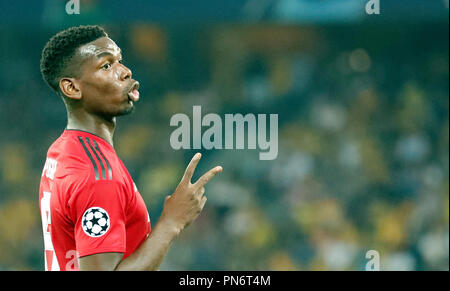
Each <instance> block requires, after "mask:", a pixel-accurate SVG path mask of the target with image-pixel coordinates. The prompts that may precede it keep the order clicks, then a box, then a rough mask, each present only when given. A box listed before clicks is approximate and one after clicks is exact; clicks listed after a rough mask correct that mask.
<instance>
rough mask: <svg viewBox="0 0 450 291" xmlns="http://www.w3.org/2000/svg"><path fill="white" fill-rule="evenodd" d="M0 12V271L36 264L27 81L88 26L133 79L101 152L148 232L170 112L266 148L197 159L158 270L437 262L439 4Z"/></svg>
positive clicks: (442, 226) (34, 138) (161, 181)
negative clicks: (124, 178)
mask: <svg viewBox="0 0 450 291" xmlns="http://www.w3.org/2000/svg"><path fill="white" fill-rule="evenodd" d="M66 2H67V1H62V0H61V1H58V0H46V1H9V0H2V2H0V41H1V42H0V132H1V135H0V269H1V270H43V268H44V267H43V263H44V247H43V239H42V226H41V220H40V213H39V204H38V189H39V181H40V175H41V171H42V167H43V164H44V161H45V155H46V151H47V149H48V147H49V146H50V145H51V143H52V142H53V141H54V140H55V139H56V138H57V137H58V136H59V135H60V134H61V133H62V131H63V130H64V127H65V123H66V113H65V108H64V105H63V103H62V101H61V100H60V99H59V98H58V97H57V96H56V95H55V94H54V93H53V92H52V91H51V90H50V89H49V88H48V87H47V86H46V84H45V83H44V81H43V80H42V78H41V75H40V72H39V60H40V54H41V50H42V48H43V46H44V45H45V43H46V42H47V41H48V39H49V38H50V37H51V36H52V35H53V34H55V33H56V32H58V31H60V30H62V29H65V28H67V27H70V26H73V25H79V24H100V25H103V26H104V27H105V29H106V30H107V31H108V32H109V34H110V36H111V37H112V38H113V39H114V40H115V41H116V43H117V44H118V45H119V46H120V47H121V49H122V51H123V56H124V62H125V64H126V65H127V66H128V67H130V68H131V69H132V71H133V76H134V78H136V79H138V80H139V81H140V83H141V89H140V91H141V100H140V101H139V103H137V104H136V107H137V110H136V112H135V113H134V114H133V115H130V116H126V117H121V118H119V119H118V127H117V129H116V133H115V148H116V151H117V152H118V154H119V156H120V157H121V159H122V160H123V161H124V163H125V165H126V166H127V168H128V170H129V171H130V173H131V175H132V177H133V179H134V180H135V182H136V184H137V186H138V188H139V190H140V192H141V194H142V196H143V198H144V200H145V201H146V203H147V207H148V209H149V212H150V217H151V221H152V224H153V225H155V224H156V222H157V220H158V218H159V215H160V213H161V210H162V203H163V200H164V197H165V196H166V195H169V194H171V193H172V191H173V190H174V189H175V187H176V185H177V184H178V182H179V179H180V178H181V176H182V173H183V171H184V168H185V166H186V165H187V163H188V161H189V160H190V158H191V157H192V155H193V154H194V153H195V151H194V150H191V151H187V150H186V151H184V150H179V151H176V150H173V149H172V148H171V146H170V143H169V137H170V134H171V132H172V131H173V129H174V128H171V127H170V126H169V121H170V118H171V117H172V116H173V115H174V114H176V113H185V114H187V115H188V116H192V106H194V105H201V106H202V111H203V114H207V113H217V114H219V115H220V116H222V117H223V116H224V114H227V113H242V114H246V113H252V114H260V113H266V114H270V113H275V114H278V115H279V155H278V158H277V159H276V160H273V161H260V160H259V159H258V153H259V150H209V151H207V150H203V151H202V153H203V155H204V158H203V159H202V161H201V163H200V165H199V168H198V170H197V176H199V175H200V173H202V172H204V171H206V170H208V169H209V168H211V167H213V166H215V165H217V164H219V165H222V166H223V168H224V172H223V173H222V174H221V175H220V177H217V178H216V179H215V180H213V181H212V182H211V183H210V184H208V187H207V192H206V195H207V196H208V203H207V205H206V207H205V209H204V211H203V213H202V214H201V215H200V217H199V218H198V220H197V221H196V222H195V223H194V224H193V225H192V226H190V227H189V228H188V229H187V230H186V231H185V232H184V233H183V234H182V235H181V236H180V237H179V238H178V239H177V240H176V242H175V243H174V244H173V245H172V247H171V249H170V251H169V254H168V256H167V257H166V259H165V261H164V263H163V265H162V266H161V269H162V270H364V269H365V266H366V263H367V259H366V258H365V254H366V252H367V251H368V250H377V251H378V252H379V254H380V263H381V269H382V270H448V268H449V257H448V255H449V183H448V174H449V168H448V161H449V155H448V145H449V117H448V116H449V107H448V106H449V104H448V100H449V95H448V92H449V91H448V89H449V87H448V78H449V66H448V65H449V57H448V49H449V39H448V32H449V31H448V27H449V26H448V13H449V11H448V1H440V0H436V1H426V0H415V1H412V0H409V1H393V0H391V1H389V0H381V1H380V2H381V14H380V15H367V14H366V13H365V8H364V7H365V4H366V1H364V0H335V1H333V0H314V1H312V0H279V1H271V0H257V1H254V0H251V1H244V0H242V1H241V0H228V1H206V0H196V1H175V0H170V1H156V0H155V1H153V0H152V1H143V0H141V1H127V2H125V1H94V0H91V1H83V0H81V6H80V7H81V10H80V14H79V15H68V14H67V13H66V12H65V5H66Z"/></svg>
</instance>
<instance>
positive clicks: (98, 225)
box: [81, 207, 110, 237]
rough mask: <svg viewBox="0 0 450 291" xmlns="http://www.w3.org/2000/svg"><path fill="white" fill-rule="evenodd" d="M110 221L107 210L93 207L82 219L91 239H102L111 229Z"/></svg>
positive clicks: (83, 226) (85, 230)
mask: <svg viewBox="0 0 450 291" xmlns="http://www.w3.org/2000/svg"><path fill="white" fill-rule="evenodd" d="M109 225H110V221H109V215H108V212H106V210H104V209H103V208H100V207H91V208H89V209H88V210H86V211H85V212H84V214H83V218H82V224H81V226H82V228H83V231H84V233H85V234H87V235H88V236H90V237H100V236H102V235H104V234H105V233H106V232H107V231H108V229H109Z"/></svg>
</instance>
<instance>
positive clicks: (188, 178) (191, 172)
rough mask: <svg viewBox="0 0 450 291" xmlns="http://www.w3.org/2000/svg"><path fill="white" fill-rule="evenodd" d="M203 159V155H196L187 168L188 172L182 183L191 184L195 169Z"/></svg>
mask: <svg viewBox="0 0 450 291" xmlns="http://www.w3.org/2000/svg"><path fill="white" fill-rule="evenodd" d="M201 158H202V154H201V153H196V154H195V155H194V157H193V158H192V160H191V161H190V163H189V165H188V166H187V168H186V171H185V172H184V175H183V179H182V181H187V182H190V181H191V179H192V176H193V175H194V171H195V168H196V167H197V165H198V162H199V161H200V159H201Z"/></svg>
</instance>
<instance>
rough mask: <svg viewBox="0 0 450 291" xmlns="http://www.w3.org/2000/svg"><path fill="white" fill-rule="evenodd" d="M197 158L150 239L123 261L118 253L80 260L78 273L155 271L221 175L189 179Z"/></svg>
mask: <svg viewBox="0 0 450 291" xmlns="http://www.w3.org/2000/svg"><path fill="white" fill-rule="evenodd" d="M200 158H201V154H196V155H195V156H194V157H193V158H192V160H191V162H190V163H189V165H188V167H187V168H186V172H185V173H184V176H183V178H182V180H181V182H180V184H179V185H178V187H177V189H176V190H175V192H174V193H173V194H172V195H171V196H167V197H166V200H165V202H164V209H163V212H162V214H161V218H160V219H159V221H158V223H157V224H156V226H155V228H154V229H153V230H152V232H151V234H150V236H149V237H148V238H147V239H146V240H145V241H144V242H143V243H142V244H141V245H140V246H139V247H138V248H137V249H136V251H135V252H134V253H132V254H131V255H130V256H129V257H127V258H126V259H125V260H122V256H123V254H121V253H101V254H95V255H91V256H86V257H82V258H80V260H79V262H80V270H130V271H131V270H135V271H142V270H157V269H158V267H159V265H160V264H161V262H162V260H163V259H164V257H165V255H166V254H167V252H168V250H169V247H170V245H171V244H172V242H173V240H174V239H175V238H176V237H177V236H178V234H180V233H181V231H182V230H183V229H184V228H186V227H187V226H188V225H189V224H190V223H191V222H192V221H194V220H195V219H196V218H197V217H198V215H199V214H200V213H201V211H202V210H203V207H204V206H205V203H206V196H204V193H205V188H204V186H205V185H206V183H208V182H209V181H210V180H211V179H212V178H213V177H214V176H215V175H217V174H218V173H220V172H221V171H222V168H221V167H215V168H213V169H211V170H209V171H208V172H207V173H206V174H204V175H203V176H202V177H201V178H200V179H199V180H198V181H197V182H196V183H194V184H192V183H191V179H192V176H193V175H194V171H195V168H196V167H197V164H198V162H199V161H200Z"/></svg>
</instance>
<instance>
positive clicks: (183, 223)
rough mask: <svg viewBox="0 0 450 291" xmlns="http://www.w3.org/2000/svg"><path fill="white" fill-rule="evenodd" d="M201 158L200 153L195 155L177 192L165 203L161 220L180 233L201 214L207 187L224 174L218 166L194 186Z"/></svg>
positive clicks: (168, 197) (167, 198)
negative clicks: (195, 173) (196, 169)
mask: <svg viewBox="0 0 450 291" xmlns="http://www.w3.org/2000/svg"><path fill="white" fill-rule="evenodd" d="M201 157H202V155H201V154H200V153H197V154H195V155H194V157H193V158H192V160H191V162H190V163H189V165H188V166H187V168H186V171H185V172H184V175H183V178H182V179H181V181H180V183H179V184H178V187H177V188H176V189H175V192H174V193H173V194H172V195H170V196H167V197H166V200H165V202H164V209H163V213H162V215H161V218H163V219H165V220H166V221H167V222H169V223H170V224H171V225H173V226H174V227H175V228H176V229H177V230H178V231H182V230H183V229H184V228H185V227H187V226H188V225H189V224H190V223H191V222H192V221H194V220H195V219H196V218H197V217H198V215H199V214H200V213H201V211H202V210H203V207H204V206H205V203H206V199H207V198H206V196H205V195H204V194H205V185H206V184H207V183H208V182H209V181H210V180H211V179H212V178H214V177H215V176H216V175H217V174H218V173H220V172H222V167H220V166H217V167H215V168H213V169H211V170H209V171H208V172H206V173H205V174H204V175H203V176H201V177H200V179H198V180H197V182H195V183H194V184H192V182H191V180H192V177H193V175H194V172H195V168H196V167H197V165H198V163H199V161H200V159H201Z"/></svg>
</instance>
